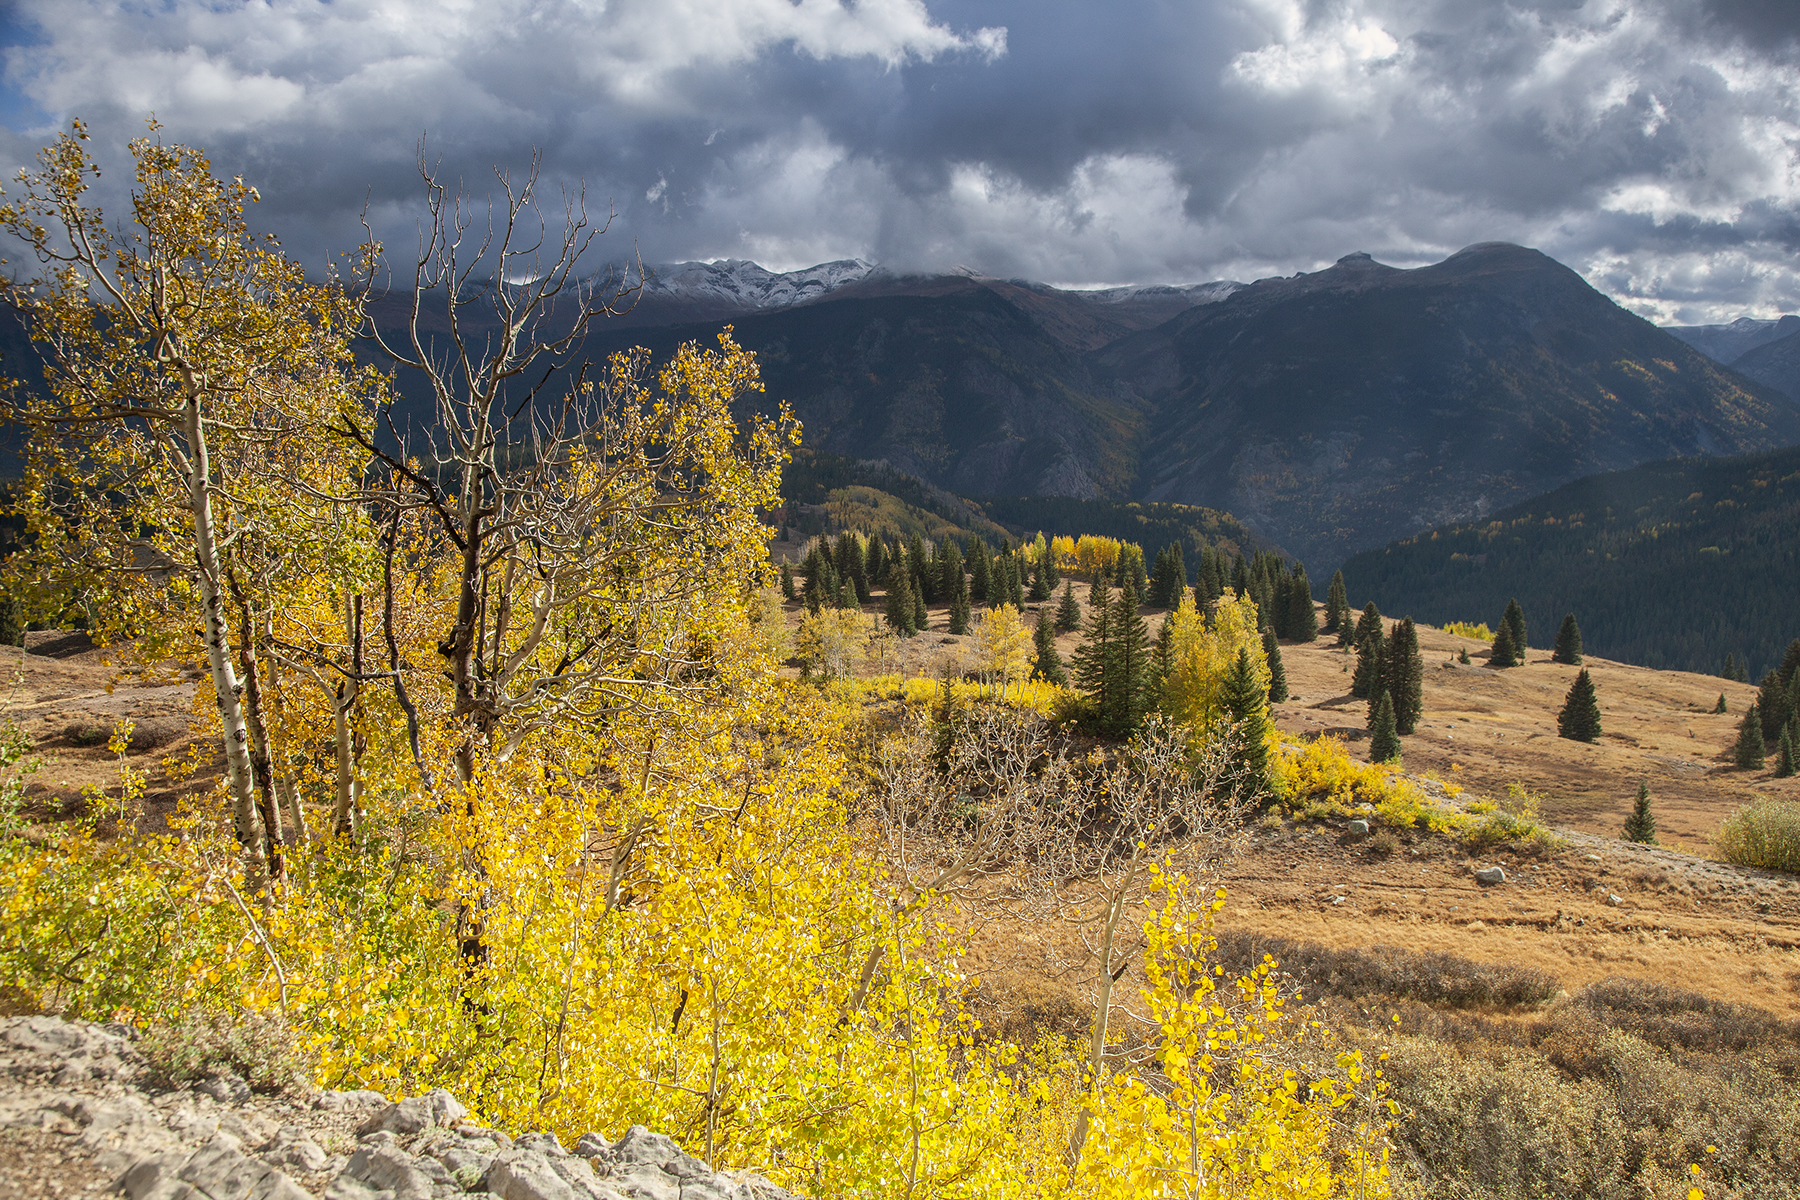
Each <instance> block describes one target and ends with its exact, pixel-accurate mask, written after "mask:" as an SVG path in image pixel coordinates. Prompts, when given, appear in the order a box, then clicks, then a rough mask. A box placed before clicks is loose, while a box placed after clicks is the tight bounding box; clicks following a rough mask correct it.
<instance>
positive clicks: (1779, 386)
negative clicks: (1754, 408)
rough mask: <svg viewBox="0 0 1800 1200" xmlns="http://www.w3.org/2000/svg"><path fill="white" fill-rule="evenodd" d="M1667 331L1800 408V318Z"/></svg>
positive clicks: (1673, 327) (1742, 319)
mask: <svg viewBox="0 0 1800 1200" xmlns="http://www.w3.org/2000/svg"><path fill="white" fill-rule="evenodd" d="M1667 328H1668V331H1669V332H1670V333H1672V334H1674V335H1675V336H1676V337H1678V338H1680V339H1681V340H1682V341H1684V342H1686V343H1687V344H1688V345H1690V346H1692V347H1694V348H1695V349H1696V350H1698V351H1700V352H1701V353H1702V354H1705V355H1707V356H1708V357H1709V358H1712V359H1714V360H1716V361H1718V362H1721V363H1724V364H1725V365H1726V366H1728V367H1730V368H1731V369H1732V370H1734V371H1736V372H1737V373H1738V374H1740V375H1743V376H1745V377H1746V378H1749V379H1754V380H1755V381H1756V382H1758V383H1760V384H1763V385H1764V386H1766V387H1772V388H1774V389H1775V390H1776V391H1778V392H1781V393H1782V394H1783V395H1785V396H1787V398H1788V399H1790V400H1792V401H1794V402H1795V403H1796V404H1800V317H1797V316H1794V315H1793V314H1791V313H1790V314H1788V315H1786V316H1783V317H1780V318H1778V319H1775V320H1767V319H1764V320H1758V319H1756V318H1754V317H1739V318H1738V319H1737V320H1735V321H1733V322H1731V324H1729V325H1671V326H1668V327H1667Z"/></svg>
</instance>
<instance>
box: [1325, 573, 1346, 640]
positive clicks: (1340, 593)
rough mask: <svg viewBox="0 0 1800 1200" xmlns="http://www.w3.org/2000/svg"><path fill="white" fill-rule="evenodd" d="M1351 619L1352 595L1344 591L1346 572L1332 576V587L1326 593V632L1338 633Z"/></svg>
mask: <svg viewBox="0 0 1800 1200" xmlns="http://www.w3.org/2000/svg"><path fill="white" fill-rule="evenodd" d="M1349 619H1350V596H1349V593H1347V592H1345V591H1344V573H1343V572H1342V571H1336V572H1334V573H1333V574H1332V576H1331V588H1330V590H1329V591H1327V592H1326V593H1325V632H1326V633H1338V632H1339V631H1341V630H1342V629H1343V628H1344V624H1345V622H1347V621H1348V620H1349Z"/></svg>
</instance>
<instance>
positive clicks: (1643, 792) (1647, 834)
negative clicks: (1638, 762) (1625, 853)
mask: <svg viewBox="0 0 1800 1200" xmlns="http://www.w3.org/2000/svg"><path fill="white" fill-rule="evenodd" d="M1625 840H1626V841H1628V842H1642V843H1643V844H1644V845H1646V846H1653V845H1655V844H1656V818H1655V816H1653V815H1652V814H1651V812H1650V785H1649V784H1648V783H1645V782H1644V781H1643V780H1639V781H1638V791H1637V803H1636V804H1634V805H1632V807H1631V815H1630V816H1629V817H1626V818H1625Z"/></svg>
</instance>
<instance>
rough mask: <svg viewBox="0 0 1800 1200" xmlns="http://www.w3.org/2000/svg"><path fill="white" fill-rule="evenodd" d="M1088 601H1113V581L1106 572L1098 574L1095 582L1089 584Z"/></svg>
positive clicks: (1103, 602) (1108, 602)
mask: <svg viewBox="0 0 1800 1200" xmlns="http://www.w3.org/2000/svg"><path fill="white" fill-rule="evenodd" d="M1087 602H1088V603H1089V604H1110V603H1112V589H1111V581H1110V580H1108V579H1107V577H1106V572H1104V571H1102V572H1100V573H1099V574H1098V575H1096V576H1095V578H1094V582H1093V583H1092V584H1090V585H1089V586H1088V597H1087Z"/></svg>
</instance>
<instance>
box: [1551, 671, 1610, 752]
mask: <svg viewBox="0 0 1800 1200" xmlns="http://www.w3.org/2000/svg"><path fill="white" fill-rule="evenodd" d="M1556 736H1557V737H1565V738H1568V739H1570V740H1571V741H1576V742H1592V741H1594V740H1596V739H1597V738H1599V736H1600V701H1599V699H1598V697H1597V696H1596V695H1595V693H1594V681H1593V679H1591V678H1590V677H1589V676H1588V673H1587V668H1586V667H1583V668H1582V669H1581V673H1580V674H1579V675H1577V676H1575V682H1574V683H1572V684H1570V685H1569V694H1568V696H1567V697H1565V698H1564V700H1563V706H1562V711H1561V712H1559V713H1557V714H1556Z"/></svg>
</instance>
